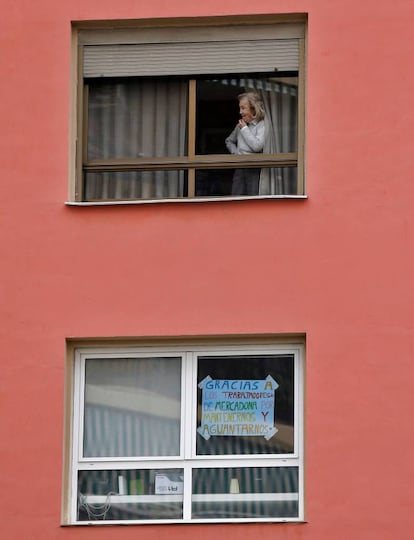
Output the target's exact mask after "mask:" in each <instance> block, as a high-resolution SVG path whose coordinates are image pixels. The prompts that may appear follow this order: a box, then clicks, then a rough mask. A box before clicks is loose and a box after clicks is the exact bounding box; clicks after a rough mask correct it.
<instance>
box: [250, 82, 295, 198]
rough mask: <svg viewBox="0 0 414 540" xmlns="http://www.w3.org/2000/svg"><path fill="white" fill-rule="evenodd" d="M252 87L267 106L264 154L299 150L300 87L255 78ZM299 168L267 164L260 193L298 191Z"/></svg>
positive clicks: (262, 173) (277, 193)
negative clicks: (298, 102) (298, 93)
mask: <svg viewBox="0 0 414 540" xmlns="http://www.w3.org/2000/svg"><path fill="white" fill-rule="evenodd" d="M250 86H251V87H253V88H254V90H255V91H256V92H257V93H258V94H259V96H260V97H261V99H262V101H263V105H264V109H265V120H264V121H265V145H264V148H263V153H264V154H275V153H280V152H296V151H297V89H296V87H295V86H293V85H290V84H284V83H282V82H273V81H261V80H254V81H252V82H251V84H250ZM296 191H297V187H296V168H294V167H293V168H288V167H285V168H263V169H262V170H261V173H260V184H259V194H260V195H286V194H293V193H296Z"/></svg>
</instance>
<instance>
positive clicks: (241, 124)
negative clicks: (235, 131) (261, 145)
mask: <svg viewBox="0 0 414 540" xmlns="http://www.w3.org/2000/svg"><path fill="white" fill-rule="evenodd" d="M238 125H239V128H240V129H241V128H244V127H246V126H247V124H246V122H245V121H244V120H243V118H240V120H239V124H238Z"/></svg>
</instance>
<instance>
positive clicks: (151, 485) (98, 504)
mask: <svg viewBox="0 0 414 540" xmlns="http://www.w3.org/2000/svg"><path fill="white" fill-rule="evenodd" d="M183 482H184V476H183V470H182V469H162V470H161V469H141V470H123V471H122V470H117V471H108V470H107V471H80V472H79V474H78V521H98V520H106V521H108V520H124V519H128V520H143V519H181V518H182V515H183Z"/></svg>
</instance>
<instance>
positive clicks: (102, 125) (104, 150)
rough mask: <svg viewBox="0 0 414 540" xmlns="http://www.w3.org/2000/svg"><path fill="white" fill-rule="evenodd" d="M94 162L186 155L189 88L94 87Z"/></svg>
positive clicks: (131, 82)
mask: <svg viewBox="0 0 414 540" xmlns="http://www.w3.org/2000/svg"><path fill="white" fill-rule="evenodd" d="M88 89H89V93H88V159H89V160H91V159H114V158H127V157H134V158H137V157H142V158H150V157H165V156H184V155H185V154H186V151H187V150H186V149H187V143H186V132H187V114H188V113H187V96H188V82H186V81H180V80H167V79H132V78H130V79H126V80H121V81H119V80H117V81H111V80H110V81H108V80H106V81H98V80H93V81H89V83H88Z"/></svg>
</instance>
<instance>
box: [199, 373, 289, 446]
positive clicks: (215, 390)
mask: <svg viewBox="0 0 414 540" xmlns="http://www.w3.org/2000/svg"><path fill="white" fill-rule="evenodd" d="M198 387H199V388H201V390H202V402H201V424H200V426H199V427H198V429H197V431H198V433H199V434H200V435H201V436H202V437H204V439H206V440H208V439H209V438H210V437H217V436H243V437H257V436H259V437H260V436H262V437H264V438H265V439H267V440H269V439H270V438H271V437H273V435H275V433H277V431H278V430H277V428H276V427H275V426H274V410H275V391H276V390H277V388H278V387H279V385H278V384H277V382H276V381H275V380H274V379H273V377H271V376H270V375H268V376H267V377H266V379H259V380H229V379H212V378H211V377H210V376H208V377H206V378H205V379H203V380H202V381H201V382H200V383H199V385H198Z"/></svg>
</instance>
